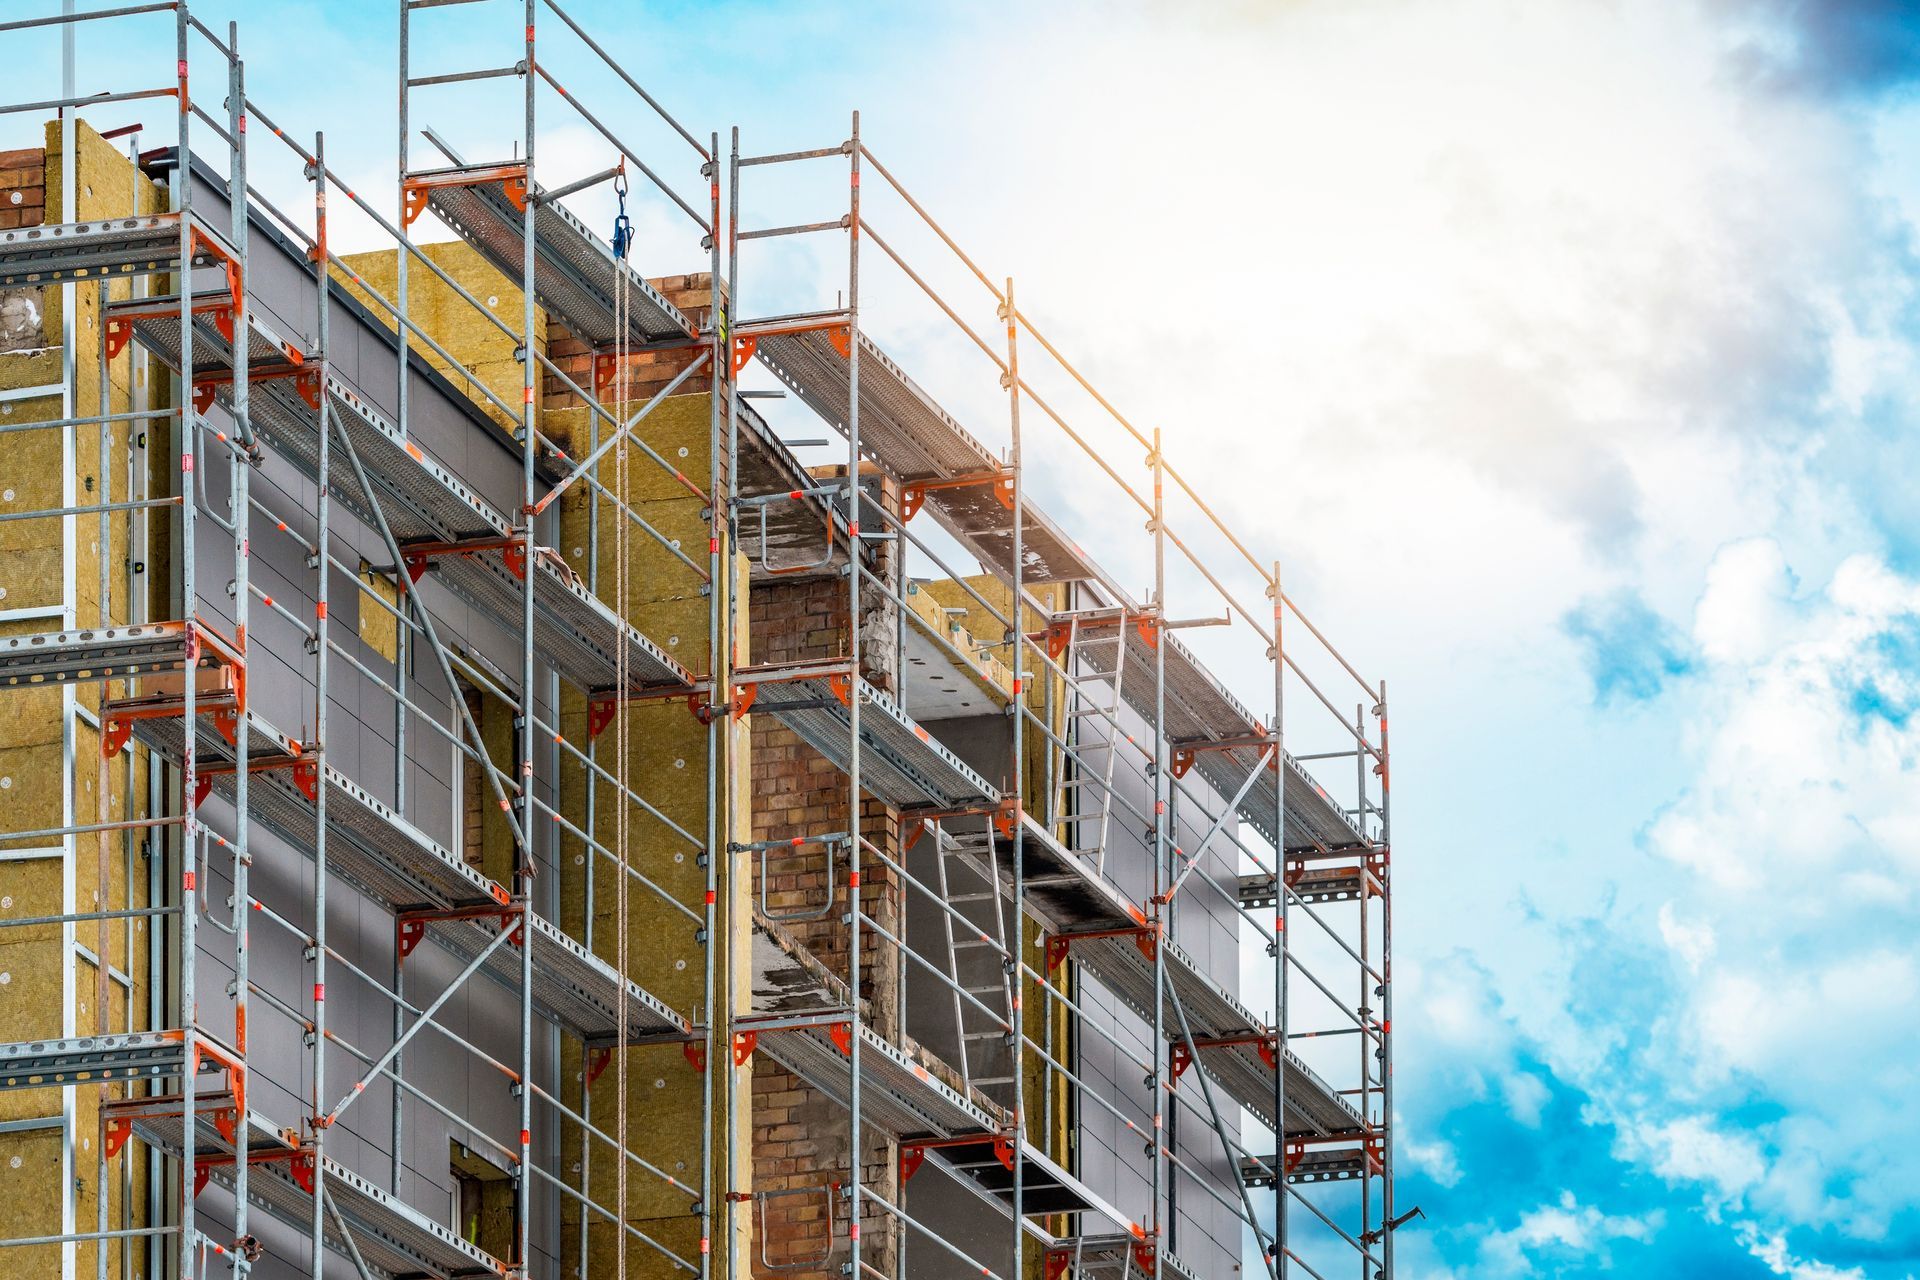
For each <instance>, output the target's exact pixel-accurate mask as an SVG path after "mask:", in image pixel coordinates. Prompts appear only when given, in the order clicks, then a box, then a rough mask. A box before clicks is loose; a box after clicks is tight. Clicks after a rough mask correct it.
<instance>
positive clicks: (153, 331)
mask: <svg viewBox="0 0 1920 1280" xmlns="http://www.w3.org/2000/svg"><path fill="white" fill-rule="evenodd" d="M115 314H119V315H121V316H123V317H125V318H126V319H127V321H128V323H130V324H131V326H132V330H133V334H134V337H135V338H136V340H138V341H139V342H140V344H141V345H142V346H144V347H146V348H147V349H148V350H149V351H151V352H153V353H154V355H156V356H157V357H158V358H160V359H161V360H163V361H165V362H166V363H167V364H168V365H169V367H171V368H174V369H175V370H178V368H179V362H180V361H179V351H180V344H179V331H180V315H179V309H178V307H177V306H176V307H175V308H174V309H173V310H172V311H168V310H167V309H166V308H165V307H159V308H158V309H156V308H155V306H154V304H153V303H152V302H150V301H148V300H139V302H138V305H134V304H131V303H122V304H116V306H115V307H112V308H109V315H110V316H112V315H115ZM195 342H196V344H197V345H196V350H200V349H205V350H207V351H209V352H211V353H216V354H220V355H224V354H225V352H226V351H227V350H228V345H227V344H226V340H225V339H224V338H223V337H222V335H221V334H220V332H219V329H218V328H217V327H216V326H214V325H213V324H211V323H210V322H206V321H204V320H196V324H195ZM232 395H233V390H232V387H231V386H228V385H225V384H222V385H220V386H219V387H217V388H216V398H217V399H219V401H220V402H221V403H222V404H224V405H226V406H227V407H228V408H229V409H231V408H232V407H233V403H232ZM316 396H317V393H316ZM326 403H327V405H328V406H329V407H330V409H331V410H332V413H333V415H334V417H335V419H336V420H337V421H338V423H339V424H340V427H341V428H342V429H344V430H345V432H346V434H347V436H348V438H349V439H351V440H352V442H353V449H354V453H355V454H357V455H358V456H359V458H360V463H361V466H362V468H363V469H364V470H365V471H366V473H367V479H368V481H369V482H370V483H372V484H373V485H374V487H375V489H376V490H378V496H379V500H380V513H381V514H382V515H384V516H385V517H386V520H387V524H388V527H389V528H390V529H391V530H392V531H393V536H394V539H395V541H397V542H399V543H400V544H401V546H402V550H403V552H404V553H406V554H408V555H409V557H410V559H411V558H413V557H417V558H418V559H417V563H418V564H419V565H421V566H430V567H431V568H432V571H433V572H434V574H435V575H436V576H437V577H438V579H439V580H440V581H441V582H443V583H445V585H446V586H447V588H448V589H449V590H450V591H452V592H453V593H454V594H455V595H457V596H459V597H460V598H461V599H462V600H464V601H466V602H467V603H468V604H470V605H472V606H473V607H474V608H476V609H479V610H480V611H481V612H483V613H485V614H487V615H488V616H490V617H492V618H493V619H494V620H495V621H496V622H498V623H499V624H500V625H502V626H504V627H506V628H507V629H508V630H510V631H513V630H517V629H518V627H519V624H520V617H521V591H522V590H523V582H524V579H523V578H522V577H521V576H520V574H519V571H518V570H517V569H516V568H515V566H516V565H518V564H519V558H518V554H517V552H518V548H517V547H513V546H510V545H509V544H510V543H511V542H512V534H513V529H512V526H511V525H510V524H509V523H508V521H507V520H506V519H505V517H503V516H501V515H499V514H498V513H496V512H495V511H494V510H493V509H492V508H491V507H489V506H488V505H487V504H486V503H485V502H484V501H483V500H482V499H481V498H480V497H479V495H477V494H475V493H474V492H473V491H472V490H471V489H469V488H468V487H467V486H466V485H465V484H464V483H462V482H461V480H460V479H459V477H458V476H456V475H455V474H454V473H453V472H452V471H451V470H449V469H448V468H446V467H444V466H442V465H440V463H438V462H436V461H435V460H434V459H433V458H432V457H430V456H429V455H428V454H427V453H426V452H425V451H424V450H423V449H421V448H420V447H419V446H418V445H416V444H414V443H412V442H411V441H409V440H408V439H407V438H406V437H405V436H404V435H403V434H401V432H400V431H399V430H398V429H397V428H396V427H394V426H393V425H392V424H391V423H389V422H388V421H387V420H386V418H385V417H384V416H382V415H381V414H380V413H379V412H378V411H377V410H375V409H374V408H373V406H372V405H371V404H369V403H368V402H367V400H366V399H365V398H364V397H363V396H361V395H360V394H359V393H358V392H357V391H355V390H354V389H353V388H352V387H350V386H348V385H347V384H346V383H345V382H343V381H342V380H341V379H340V378H338V377H336V376H334V375H332V374H329V375H328V376H327V379H326ZM248 410H249V412H248V417H249V419H250V420H251V421H252V423H253V426H254V429H255V430H256V431H257V432H258V433H259V435H260V437H261V439H262V440H264V441H266V443H268V444H269V445H271V446H273V448H274V449H275V451H276V452H278V453H280V454H282V455H283V456H286V457H288V458H289V459H291V460H292V461H293V462H294V463H295V465H297V466H298V467H299V468H300V469H301V470H302V471H303V472H304V473H305V474H306V475H307V477H308V478H309V479H316V480H317V479H318V476H319V470H320V451H319V434H318V431H319V424H318V412H317V410H315V409H314V408H313V407H312V406H311V405H309V404H308V403H307V402H306V401H305V400H304V399H303V398H302V396H301V393H300V391H299V389H298V388H297V386H296V385H295V384H294V383H293V382H292V381H291V380H290V379H286V378H271V379H265V380H263V381H261V382H260V383H259V384H258V385H256V386H254V387H252V388H251V390H250V394H249V403H248ZM327 475H328V487H329V488H330V489H331V490H332V491H333V493H334V494H335V496H336V497H338V498H339V499H340V501H341V502H342V503H343V504H344V505H345V506H346V507H347V508H348V509H349V510H350V511H352V512H353V513H354V514H355V515H356V516H358V517H359V518H360V519H361V520H363V521H365V522H366V523H367V524H369V525H374V524H376V521H375V517H374V511H373V507H372V505H371V504H370V503H369V502H368V501H367V499H366V494H365V491H364V490H363V489H362V488H361V487H360V482H359V479H358V478H357V477H356V476H355V474H354V471H353V463H352V461H351V459H350V458H349V457H348V456H347V451H346V450H345V449H342V448H340V447H339V440H338V437H337V436H336V438H335V441H334V447H333V448H332V450H331V451H330V454H329V457H328V466H327ZM461 547H472V548H473V549H471V550H459V549H457V548H461ZM530 571H531V572H532V573H533V576H534V649H535V652H536V653H538V654H539V655H540V657H541V659H542V661H544V662H546V663H548V664H549V665H551V666H552V667H553V668H554V669H555V670H557V671H559V672H560V673H561V674H562V675H563V676H565V677H566V678H567V679H568V680H569V681H571V682H572V683H573V684H575V685H577V686H579V687H580V688H582V689H584V690H586V691H588V692H590V693H602V692H609V691H612V690H613V689H615V687H616V686H617V684H618V654H617V649H618V645H619V639H620V636H621V634H622V633H623V632H624V633H625V636H626V641H627V648H628V664H629V665H628V687H627V692H628V693H629V694H641V693H647V692H651V691H654V690H658V689H663V688H666V689H679V688H686V687H690V686H691V685H692V683H693V677H692V675H691V673H689V672H688V671H687V669H686V668H685V667H684V666H682V665H681V664H680V663H678V662H676V661H674V660H673V659H672V658H671V657H669V656H668V655H667V654H666V652H665V651H664V650H662V649H661V648H660V647H659V646H658V645H656V644H654V643H653V641H651V640H649V639H648V638H647V637H646V636H644V635H642V634H641V633H640V632H639V631H638V630H636V629H635V628H634V627H633V626H632V625H630V624H624V623H622V622H620V621H619V619H618V618H617V617H616V616H615V615H614V613H613V611H612V610H611V609H610V608H608V607H607V606H606V605H605V604H604V603H602V602H601V601H600V600H598V599H597V598H595V597H594V595H593V593H592V592H590V591H588V590H587V588H586V587H585V586H584V585H583V584H582V583H581V582H579V580H578V579H576V578H575V577H574V575H573V573H572V571H571V570H569V569H568V568H567V567H566V566H565V564H564V563H563V562H562V561H561V560H560V558H559V557H558V556H555V555H551V554H539V555H536V556H535V557H534V563H533V565H532V566H530Z"/></svg>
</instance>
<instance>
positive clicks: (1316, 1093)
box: [1068, 933, 1362, 1138]
mask: <svg viewBox="0 0 1920 1280" xmlns="http://www.w3.org/2000/svg"><path fill="white" fill-rule="evenodd" d="M1159 945H1160V948H1161V952H1162V954H1163V955H1164V956H1165V958H1166V966H1165V967H1166V977H1167V983H1168V985H1169V987H1171V988H1172V991H1173V994H1174V995H1176V996H1178V998H1179V1001H1180V1005H1181V1007H1182V1008H1183V1009H1184V1010H1185V1011H1186V1015H1187V1025H1188V1027H1190V1028H1191V1029H1192V1031H1193V1036H1194V1039H1195V1040H1196V1041H1199V1042H1201V1050H1200V1055H1199V1057H1200V1066H1201V1067H1202V1068H1203V1069H1204V1070H1205V1071H1206V1073H1207V1074H1208V1075H1209V1076H1211V1077H1213V1078H1214V1080H1216V1081H1217V1082H1218V1083H1219V1085H1220V1087H1221V1088H1222V1089H1223V1090H1224V1091H1225V1092H1226V1093H1227V1095H1228V1096H1229V1097H1230V1098H1232V1099H1233V1101H1235V1102H1237V1103H1239V1104H1240V1105H1241V1106H1243V1107H1245V1108H1246V1109H1247V1110H1248V1111H1250V1112H1252V1113H1253V1114H1254V1115H1255V1116H1256V1117H1258V1118H1259V1120H1260V1122H1261V1123H1262V1124H1265V1125H1266V1126H1267V1127H1268V1128H1272V1127H1273V1121H1274V1111H1273V1101H1274V1099H1273V1086H1274V1079H1273V1068H1272V1067H1270V1066H1268V1065H1267V1062H1266V1060H1265V1059H1264V1058H1263V1057H1261V1055H1260V1049H1259V1046H1258V1044H1255V1043H1250V1042H1249V1043H1232V1044H1220V1045H1216V1046H1209V1045H1208V1044H1207V1042H1209V1041H1229V1040H1242V1039H1244V1040H1249V1041H1251V1040H1256V1039H1261V1038H1264V1039H1266V1040H1267V1041H1270V1040H1271V1037H1270V1036H1269V1035H1268V1034H1267V1032H1266V1028H1264V1027H1263V1026H1262V1025H1261V1024H1260V1022H1259V1020H1258V1019H1256V1018H1255V1017H1254V1016H1253V1015H1252V1014H1251V1013H1249V1012H1248V1011H1247V1010H1246V1009H1245V1008H1244V1007H1242V1006H1241V1004H1240V1002H1239V1001H1237V1000H1235V999H1234V998H1233V997H1232V996H1230V995H1228V994H1227V993H1226V992H1225V991H1223V990H1222V989H1221V988H1220V986H1219V985H1218V984H1217V983H1215V982H1214V981H1213V979H1212V978H1210V977H1208V976H1207V974H1206V973H1205V972H1204V971H1203V970H1202V969H1201V968H1200V967H1199V965H1197V964H1195V963H1194V961H1193V958H1192V957H1191V956H1189V955H1188V954H1187V953H1186V952H1185V951H1183V950H1181V949H1180V947H1179V946H1177V945H1176V944H1174V943H1172V942H1168V941H1166V940H1165V939H1162V940H1161V941H1160V944H1159ZM1068 954H1069V955H1070V956H1071V957H1072V958H1073V959H1075V960H1077V961H1079V962H1080V964H1081V966H1082V967H1083V968H1084V969H1085V970H1086V971H1087V972H1089V973H1091V974H1092V975H1093V976H1094V977H1096V978H1098V979H1099V980H1100V984H1101V985H1102V986H1104V987H1106V988H1107V989H1108V990H1110V991H1111V992H1113V994H1114V995H1115V996H1117V997H1119V999H1120V1000H1121V1001H1122V1002H1123V1003H1125V1004H1126V1005H1127V1007H1128V1008H1130V1009H1132V1010H1133V1012H1134V1013H1135V1014H1136V1015H1137V1016H1139V1017H1140V1018H1142V1019H1143V1020H1146V1021H1148V1022H1149V1023H1150V1022H1151V1021H1152V1018H1153V1004H1154V979H1153V961H1152V960H1151V959H1149V958H1148V955H1147V952H1146V951H1143V950H1142V949H1141V945H1140V941H1139V939H1138V936H1137V935H1136V934H1133V933H1124V934H1107V935H1104V936H1082V937H1080V938H1070V939H1069V940H1068ZM1165 1026H1166V1030H1167V1036H1168V1039H1170V1040H1172V1041H1173V1042H1174V1043H1176V1044H1181V1043H1184V1039H1185V1037H1184V1036H1182V1034H1181V1028H1180V1019H1179V1014H1178V1013H1177V1012H1176V1011H1175V1010H1174V1006H1173V1001H1172V999H1169V1000H1168V1002H1167V1016H1166V1022H1165ZM1285 1061H1286V1064H1287V1136H1288V1137H1291V1138H1300V1137H1327V1136H1331V1135H1334V1134H1342V1133H1352V1132H1355V1131H1357V1130H1359V1129H1360V1128H1361V1127H1362V1122H1361V1119H1360V1116H1359V1113H1357V1112H1356V1111H1354V1109H1353V1108H1352V1107H1351V1106H1349V1105H1348V1104H1347V1103H1346V1102H1345V1101H1344V1100H1343V1099H1342V1098H1341V1097H1340V1095H1339V1094H1337V1093H1335V1092H1334V1091H1333V1089H1332V1087H1331V1086H1329V1085H1328V1084H1327V1083H1326V1082H1325V1081H1323V1080H1322V1079H1320V1077H1319V1076H1317V1075H1315V1074H1314V1073H1313V1072H1312V1071H1311V1070H1310V1069H1308V1067H1307V1065H1306V1064H1305V1063H1304V1062H1302V1061H1300V1059H1299V1058H1298V1057H1297V1056H1295V1055H1294V1054H1293V1053H1292V1052H1291V1051H1288V1052H1287V1053H1286V1054H1285ZM1189 1087H1197V1086H1189Z"/></svg>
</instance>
